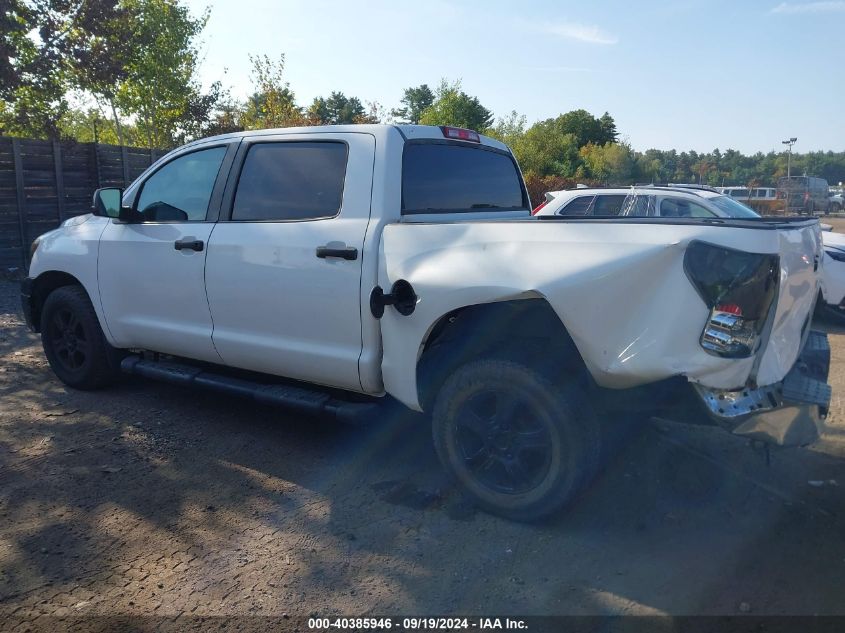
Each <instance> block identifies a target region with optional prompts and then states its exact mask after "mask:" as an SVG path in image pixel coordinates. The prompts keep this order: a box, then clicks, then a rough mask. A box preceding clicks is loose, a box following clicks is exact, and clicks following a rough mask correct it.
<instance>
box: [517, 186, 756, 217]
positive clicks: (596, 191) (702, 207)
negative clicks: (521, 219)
mask: <svg viewBox="0 0 845 633" xmlns="http://www.w3.org/2000/svg"><path fill="white" fill-rule="evenodd" d="M533 213H534V215H568V216H577V215H592V216H636V217H662V218H714V217H715V218H757V217H760V216H759V215H758V214H757V213H756V212H755V211H754V210H753V209H751V208H750V207H747V206H745V205H744V204H742V203H741V202H737V201H736V200H734V199H733V198H731V197H730V196H726V195H723V194H721V193H719V192H718V191H716V190H715V189H711V188H709V187H698V186H677V185H676V186H660V185H646V186H636V187H627V188H618V189H603V188H580V189H567V190H564V191H549V192H548V193H547V194H546V199H545V201H544V202H543V203H542V204H541V205H539V206H538V207H537V208H536V209H534V212H533Z"/></svg>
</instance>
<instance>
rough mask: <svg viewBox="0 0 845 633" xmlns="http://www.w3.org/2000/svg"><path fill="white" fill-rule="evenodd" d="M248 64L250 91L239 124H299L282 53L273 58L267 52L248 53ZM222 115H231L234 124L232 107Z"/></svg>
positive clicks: (256, 126) (300, 119)
mask: <svg viewBox="0 0 845 633" xmlns="http://www.w3.org/2000/svg"><path fill="white" fill-rule="evenodd" d="M249 61H250V63H251V64H252V83H253V88H254V92H253V94H252V96H251V97H250V98H249V100H248V101H247V104H246V108H245V109H244V112H243V114H242V117H241V119H240V122H239V124H240V125H242V126H243V128H244V129H247V130H255V129H261V128H276V127H289V126H293V125H302V124H303V123H304V117H303V115H302V110H301V109H300V108H299V107H297V105H296V98H295V97H294V94H293V91H291V89H290V84H289V83H288V82H287V81H285V79H284V72H285V56H284V55H281V56H280V57H279V59H278V60H277V61H273V60H271V59H270V58H269V57H268V56H267V55H256V56H252V55H250V56H249ZM222 112H223V114H224V118H223V119H220V122H221V123H224V122H225V117H226V116H228V117H231V125H238V122H237V121H236V115H235V110H234V108H233V106H231V105H228V106H225V107H224V108H223V110H222Z"/></svg>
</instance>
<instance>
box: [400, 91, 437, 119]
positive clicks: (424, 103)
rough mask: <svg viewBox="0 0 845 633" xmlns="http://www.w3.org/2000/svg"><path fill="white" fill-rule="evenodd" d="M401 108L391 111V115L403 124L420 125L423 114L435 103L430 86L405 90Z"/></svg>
mask: <svg viewBox="0 0 845 633" xmlns="http://www.w3.org/2000/svg"><path fill="white" fill-rule="evenodd" d="M400 103H401V104H402V107H401V108H395V109H393V110H391V112H390V114H391V116H393V117H394V118H396V119H399V121H400V122H403V123H414V124H416V123H419V122H420V117H422V113H423V112H424V111H425V110H426V108H429V107H431V105H432V104H433V103H434V93H433V92H432V91H431V88H429V87H428V84H422V85H420V86H417V87H416V88H405V92H404V95H403V96H402V99H401V100H400Z"/></svg>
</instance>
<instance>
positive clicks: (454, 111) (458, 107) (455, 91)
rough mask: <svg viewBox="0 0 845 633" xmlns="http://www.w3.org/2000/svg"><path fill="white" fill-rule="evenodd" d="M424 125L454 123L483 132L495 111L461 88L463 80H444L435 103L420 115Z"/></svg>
mask: <svg viewBox="0 0 845 633" xmlns="http://www.w3.org/2000/svg"><path fill="white" fill-rule="evenodd" d="M419 122H420V123H421V124H422V125H453V126H455V127H462V128H467V129H470V130H477V131H479V132H483V131H485V130H487V128H489V127H490V125H491V124H492V123H493V113H492V112H491V111H490V110H488V109H487V108H485V107H484V106H483V105H481V102H480V101H479V100H478V97H471V96H469V95H468V94H467V93H465V92H464V91H463V90H461V82H460V81H456V82H454V83H451V84H450V83H449V82H448V81H447V80H445V79H444V80H442V81H441V82H440V86H439V87H438V88H437V95H436V99H435V100H434V103H432V104H431V105H430V106H429V107H428V108H426V109H425V110H424V111H423V113H422V114H421V115H420V121H419Z"/></svg>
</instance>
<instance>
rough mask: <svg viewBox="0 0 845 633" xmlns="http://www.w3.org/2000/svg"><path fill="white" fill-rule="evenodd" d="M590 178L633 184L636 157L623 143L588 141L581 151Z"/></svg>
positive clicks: (619, 183)
mask: <svg viewBox="0 0 845 633" xmlns="http://www.w3.org/2000/svg"><path fill="white" fill-rule="evenodd" d="M579 154H580V156H581V159H582V160H583V162H584V172H585V175H586V176H587V177H588V178H591V179H592V180H595V181H598V182H601V183H603V184H614V185H629V184H633V180H634V174H635V166H636V157H635V155H634V152H633V151H632V150H631V148H630V147H629V146H628V145H626V144H623V143H605V144H604V145H594V144H592V143H588V144H587V145H585V146H584V147H582V148H581V149H580V151H579Z"/></svg>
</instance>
